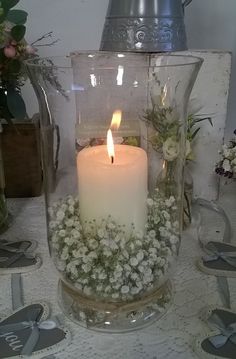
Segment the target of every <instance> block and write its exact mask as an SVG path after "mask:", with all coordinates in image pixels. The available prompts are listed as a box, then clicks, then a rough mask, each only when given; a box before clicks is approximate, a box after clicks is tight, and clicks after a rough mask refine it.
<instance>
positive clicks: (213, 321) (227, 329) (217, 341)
mask: <svg viewBox="0 0 236 359" xmlns="http://www.w3.org/2000/svg"><path fill="white" fill-rule="evenodd" d="M208 323H209V324H210V326H211V327H212V328H214V329H218V330H219V331H220V334H218V335H214V336H212V337H210V338H208V340H209V341H210V343H211V344H212V345H213V346H214V347H215V348H216V349H219V348H221V347H223V346H224V345H225V344H226V343H227V341H228V340H230V341H231V342H232V343H233V344H236V322H235V323H232V324H230V325H228V326H226V325H225V323H224V322H223V321H222V320H221V319H220V317H219V316H218V315H217V314H212V316H211V317H210V318H209V319H208Z"/></svg>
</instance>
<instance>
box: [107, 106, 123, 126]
mask: <svg viewBox="0 0 236 359" xmlns="http://www.w3.org/2000/svg"><path fill="white" fill-rule="evenodd" d="M121 117H122V112H121V111H120V110H116V111H115V112H114V113H113V116H112V120H111V126H110V128H111V129H112V130H118V129H119V127H120V123H121Z"/></svg>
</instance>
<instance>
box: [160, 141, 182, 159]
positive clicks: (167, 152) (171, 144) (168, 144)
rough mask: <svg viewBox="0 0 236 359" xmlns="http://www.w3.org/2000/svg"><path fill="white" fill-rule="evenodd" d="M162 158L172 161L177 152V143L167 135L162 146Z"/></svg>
mask: <svg viewBox="0 0 236 359" xmlns="http://www.w3.org/2000/svg"><path fill="white" fill-rule="evenodd" d="M162 151H163V156H164V159H165V160H167V161H173V160H175V159H176V157H177V156H178V154H179V143H178V142H177V141H176V140H174V139H173V138H172V137H169V138H168V139H167V140H166V141H165V142H164V143H163V146H162Z"/></svg>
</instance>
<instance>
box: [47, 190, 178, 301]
mask: <svg viewBox="0 0 236 359" xmlns="http://www.w3.org/2000/svg"><path fill="white" fill-rule="evenodd" d="M147 205H148V221H147V226H146V233H145V234H144V233H141V232H137V231H135V230H133V232H132V233H131V235H130V236H129V238H127V236H126V235H125V232H124V229H123V227H122V226H120V225H117V224H116V223H115V222H114V221H113V220H112V218H110V217H108V218H107V219H104V220H103V221H102V223H100V224H99V225H98V224H97V223H96V222H95V220H94V221H93V222H89V223H87V224H86V226H84V228H82V225H81V222H80V217H79V201H78V200H77V199H74V198H73V197H71V196H68V197H67V198H66V199H65V200H61V201H59V202H57V203H55V204H54V205H53V206H52V207H51V208H49V210H48V213H49V218H50V220H49V233H50V245H51V249H52V254H53V256H54V258H55V262H56V266H57V268H58V270H59V271H61V272H62V273H63V275H64V277H65V278H66V279H67V280H69V281H71V282H72V283H73V285H74V286H75V287H76V288H78V289H79V290H81V291H83V293H84V294H86V295H96V296H98V297H102V298H108V299H113V300H117V299H119V300H126V299H133V297H135V296H137V295H140V294H142V293H143V292H144V291H147V290H151V289H153V288H155V287H157V286H159V285H161V283H163V281H164V280H165V277H166V275H167V271H168V269H169V267H170V265H171V263H172V262H173V259H174V258H175V256H176V254H177V251H178V246H179V234H178V233H179V225H178V222H177V221H176V220H175V218H177V216H176V213H177V208H176V206H175V199H174V197H173V196H171V197H170V198H168V199H166V200H165V199H163V198H162V197H161V196H160V194H159V193H158V192H156V194H155V196H154V197H153V199H151V198H149V199H148V200H147Z"/></svg>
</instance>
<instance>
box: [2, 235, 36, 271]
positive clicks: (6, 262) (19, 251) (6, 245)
mask: <svg viewBox="0 0 236 359" xmlns="http://www.w3.org/2000/svg"><path fill="white" fill-rule="evenodd" d="M14 243H17V242H11V241H8V240H4V241H3V242H2V243H0V249H2V250H4V251H6V252H10V253H15V255H13V256H12V257H0V262H1V263H2V267H3V268H8V267H9V266H10V265H11V264H13V263H15V262H16V261H17V260H18V259H20V258H21V257H22V256H23V255H25V256H26V257H27V258H32V255H30V254H28V253H27V254H26V253H25V252H26V250H27V249H28V248H29V247H30V243H29V241H22V243H21V245H20V247H19V248H14V247H13V246H12V244H14Z"/></svg>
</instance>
